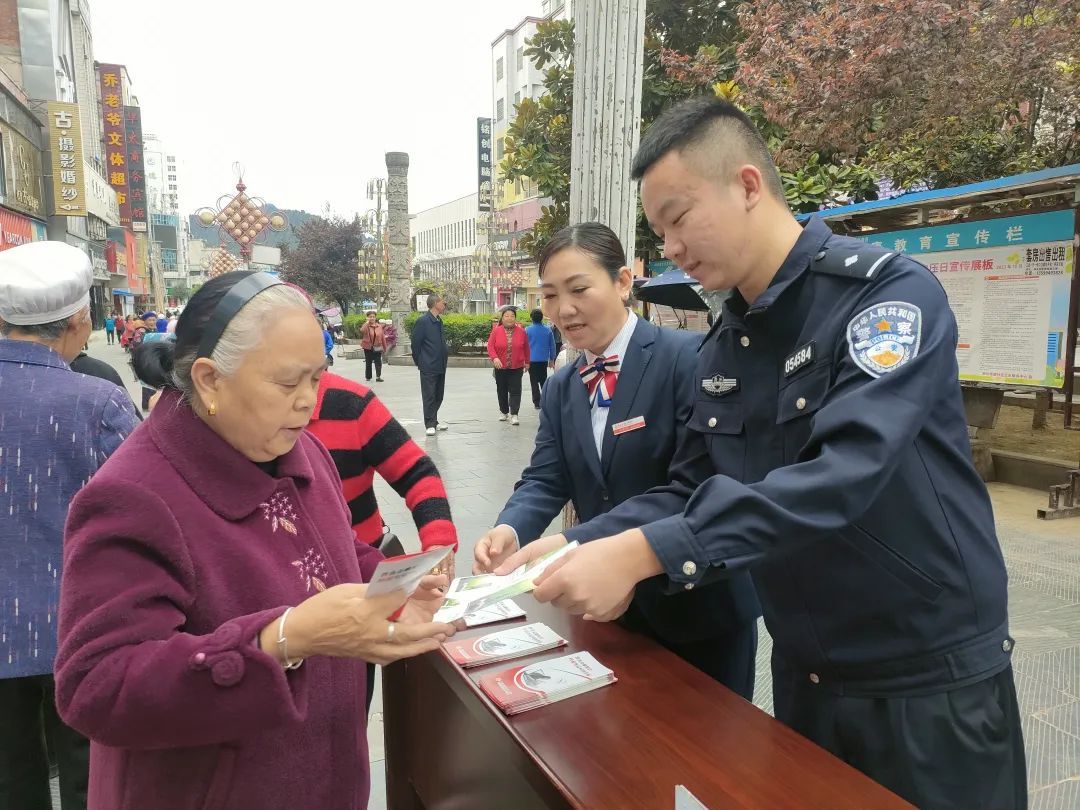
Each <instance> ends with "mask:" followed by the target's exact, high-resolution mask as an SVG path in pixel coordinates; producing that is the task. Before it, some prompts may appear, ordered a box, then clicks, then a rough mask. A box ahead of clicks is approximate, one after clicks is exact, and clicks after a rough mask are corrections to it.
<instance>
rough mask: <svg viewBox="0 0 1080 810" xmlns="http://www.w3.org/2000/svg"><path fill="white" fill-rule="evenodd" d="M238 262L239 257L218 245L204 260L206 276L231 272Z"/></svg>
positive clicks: (213, 276)
mask: <svg viewBox="0 0 1080 810" xmlns="http://www.w3.org/2000/svg"><path fill="white" fill-rule="evenodd" d="M240 264H241V261H240V259H238V258H236V256H234V255H233V254H231V253H229V251H227V250H226V249H225V248H223V247H219V248H217V249H216V250H215V251H214V252H213V253H211V254H210V256H209V257H208V258H207V259H206V260H205V265H206V275H207V278H217V277H218V276H220V275H223V274H225V273H231V272H232V271H233V270H235V269H236V268H238V267H239V266H240Z"/></svg>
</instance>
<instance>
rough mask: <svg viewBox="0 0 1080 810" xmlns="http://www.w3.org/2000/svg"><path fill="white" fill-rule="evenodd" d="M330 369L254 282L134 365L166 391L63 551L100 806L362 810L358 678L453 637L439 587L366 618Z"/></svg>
mask: <svg viewBox="0 0 1080 810" xmlns="http://www.w3.org/2000/svg"><path fill="white" fill-rule="evenodd" d="M325 364H326V357H325V354H324V352H323V341H322V334H321V330H320V329H319V325H318V324H317V323H316V321H315V318H314V316H313V315H312V312H311V307H310V304H309V302H308V300H307V298H306V297H305V296H304V295H303V293H301V292H300V291H299V290H297V289H295V288H292V287H289V286H288V285H285V284H282V283H280V282H279V281H278V280H277V279H275V278H274V277H271V276H268V275H265V274H261V273H244V272H239V273H229V274H226V275H223V276H219V277H218V278H216V279H213V280H212V281H210V282H208V283H207V284H205V285H204V286H203V287H202V288H201V289H200V290H199V291H198V293H196V295H195V296H194V297H193V298H192V299H191V302H190V303H189V304H188V306H187V308H186V309H185V310H184V314H183V316H182V317H181V318H180V321H179V324H178V326H177V330H176V342H175V343H154V344H149V345H147V346H146V347H144V348H142V349H140V350H139V353H138V356H137V358H136V370H137V372H138V374H139V377H140V379H142V380H143V381H145V382H148V383H150V384H152V385H155V387H161V388H164V389H165V393H164V394H163V396H162V398H161V400H160V402H158V403H157V406H156V407H155V409H154V411H153V413H152V415H151V416H150V418H149V419H148V420H147V421H146V422H145V423H144V424H143V425H142V426H141V427H140V428H139V429H138V430H136V431H135V433H134V434H132V436H131V437H130V438H129V439H128V440H127V441H126V442H125V443H124V444H123V445H122V446H121V447H120V449H119V450H118V451H117V452H116V453H115V454H114V455H113V456H112V458H111V459H110V461H109V462H107V463H106V464H105V465H104V466H103V467H102V468H101V470H100V471H99V472H98V473H97V474H96V475H95V476H94V478H93V479H92V480H91V481H90V483H89V484H87V486H86V487H85V488H84V489H83V490H82V491H81V492H80V493H79V495H78V496H77V497H76V498H75V500H74V501H73V503H72V505H71V510H70V515H69V519H68V524H67V529H66V537H65V551H64V569H63V570H64V575H63V581H62V586H61V598H60V617H59V635H60V649H59V653H58V655H57V659H56V682H57V705H58V707H59V711H60V714H61V716H62V717H63V718H64V720H65V721H66V722H68V723H69V724H70V725H71V726H73V727H74V728H76V729H78V730H79V731H81V732H83V733H84V734H86V735H87V736H88V737H89V738H90V739H91V741H92V747H91V764H90V797H89V804H90V807H91V808H102V809H104V808H108V810H121V808H133V809H134V808H139V810H142V808H150V807H152V808H156V810H173V809H174V808H175V809H176V810H180V809H181V808H184V809H185V810H186V808H234V807H251V808H256V807H257V808H274V807H317V808H319V809H320V810H337V809H338V808H340V810H346V809H347V810H355V809H356V808H363V807H364V806H366V803H367V796H368V753H367V736H366V716H365V710H364V694H365V665H364V662H365V661H373V662H376V663H387V662H390V661H394V660H397V659H400V658H404V657H408V656H413V655H418V654H420V653H423V652H426V651H429V650H432V649H435V648H436V647H437V646H438V644H439V642H440V641H441V640H442V639H444V638H445V637H446V636H448V635H451V634H452V633H453V632H454V628H453V626H451V625H447V624H439V623H434V622H432V620H431V619H432V616H433V613H434V611H435V609H436V608H437V607H438V606H439V604H440V603H441V597H442V588H443V587H445V585H446V580H445V578H444V577H428V578H426V580H425V582H424V583H422V585H421V589H420V590H419V591H417V593H415V594H413V595H412V597H411V598H409V599H406V595H405V594H396V595H390V596H383V597H372V598H370V599H368V598H365V587H366V586H364V585H362V584H360V583H362V582H363V581H364V580H366V579H367V578H369V577H370V574H371V572H372V570H373V569H374V567H375V565H376V563H377V562H378V560H379V559H381V557H380V555H379V553H378V551H376V550H375V549H373V548H372V547H370V546H367V545H365V544H357V543H356V541H355V539H354V536H353V532H352V530H351V528H350V525H349V513H348V510H347V508H346V504H345V500H344V498H343V496H342V494H341V486H340V482H339V480H338V477H337V473H336V472H335V469H334V465H333V463H332V461H331V459H330V455H329V453H328V452H327V450H326V449H325V448H324V447H323V446H322V445H321V444H320V443H319V442H318V441H317V440H316V439H314V438H313V437H312V436H311V435H310V434H308V433H305V432H304V426H305V425H306V424H307V423H308V420H309V419H310V418H311V411H312V408H313V407H314V405H315V397H316V392H317V389H318V381H319V376H320V375H321V374H322V372H323V370H324V368H325ZM147 469H150V470H153V471H154V472H153V475H151V476H149V477H148V476H147V475H146V474H145V471H146V470H147ZM403 605H404V607H403V609H402V611H401V613H400V615H398V616H396V618H397V620H396V621H388V618H387V617H389V616H391V615H394V614H395V612H396V611H397V610H398V608H401V607H402V606H403Z"/></svg>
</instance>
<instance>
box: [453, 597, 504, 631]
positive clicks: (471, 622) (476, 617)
mask: <svg viewBox="0 0 1080 810" xmlns="http://www.w3.org/2000/svg"><path fill="white" fill-rule="evenodd" d="M456 611H457V608H456V607H451V608H449V609H447V608H439V611H438V612H437V613H436V614H435V619H434V621H437V622H451V621H453V620H454V619H455V618H458V616H456V615H455V613H456ZM524 615H525V611H524V610H522V609H521V608H520V607H518V604H517V602H515V601H514V600H513V599H503V600H502V601H501V602H497V603H495V604H494V605H491V606H490V607H486V608H481V609H480V610H477V611H475V612H474V613H467V614H466V615H465V616H464V617H462V618H463V619H464V621H465V626H466V627H480V626H481V625H484V624H494V623H495V622H505V621H507V620H508V619H520V618H521V617H522V616H524ZM447 617H449V618H447Z"/></svg>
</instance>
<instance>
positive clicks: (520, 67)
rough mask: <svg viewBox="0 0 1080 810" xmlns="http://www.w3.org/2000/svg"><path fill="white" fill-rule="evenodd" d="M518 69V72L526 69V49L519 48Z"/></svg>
mask: <svg viewBox="0 0 1080 810" xmlns="http://www.w3.org/2000/svg"><path fill="white" fill-rule="evenodd" d="M517 68H518V70H524V69H525V49H524V48H518V50H517Z"/></svg>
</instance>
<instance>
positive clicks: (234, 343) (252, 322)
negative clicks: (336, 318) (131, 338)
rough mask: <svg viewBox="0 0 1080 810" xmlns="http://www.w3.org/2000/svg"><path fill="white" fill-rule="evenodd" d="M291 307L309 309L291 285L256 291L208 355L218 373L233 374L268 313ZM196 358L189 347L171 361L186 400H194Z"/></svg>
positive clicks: (255, 343) (260, 334) (260, 333)
mask: <svg viewBox="0 0 1080 810" xmlns="http://www.w3.org/2000/svg"><path fill="white" fill-rule="evenodd" d="M293 308H298V309H303V310H306V311H307V312H311V302H310V301H309V300H308V299H307V296H305V295H304V294H303V293H302V292H300V291H299V290H297V289H296V288H295V287H289V286H287V285H285V284H275V285H274V286H273V287H267V288H266V289H265V290H262V291H261V292H259V293H257V294H256V295H255V297H254V298H252V299H251V300H250V301H248V302H247V303H246V304H245V305H244V307H243V309H241V310H240V311H239V312H238V313H237V314H236V317H234V318H233V319H232V320H231V321H230V322H229V325H228V326H227V327H225V332H224V333H223V334H222V335H221V339H220V340H218V342H217V346H215V347H214V351H213V352H212V353H211V355H210V359H211V360H213V361H214V365H215V366H217V370H218V372H219V373H220V374H222V375H223V376H225V377H231V376H232V375H233V374H235V373H236V371H237V369H239V368H240V364H241V363H243V362H244V357H245V356H247V354H248V352H250V351H251V350H252V349H254V348H255V347H256V346H258V345H259V343H261V342H262V339H263V335H264V334H265V332H266V327H267V326H268V325H269V324H270V323H272V320H271V318H270V316H271V315H273V314H275V313H277V312H280V311H281V310H282V309H293ZM312 317H314V315H312ZM196 359H198V358H197V348H195V347H192V349H191V351H189V352H185V353H184V355H183V356H180V355H177V356H176V358H175V359H174V361H173V368H172V377H173V382H174V384H175V385H176V387H177V388H178V389H179V390H180V391H181V392H182V393H183V395H184V398H185V399H187V400H188V401H189V402H193V401H194V400H195V386H194V385H192V382H191V367H192V366H193V365H194V364H195V360H196Z"/></svg>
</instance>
